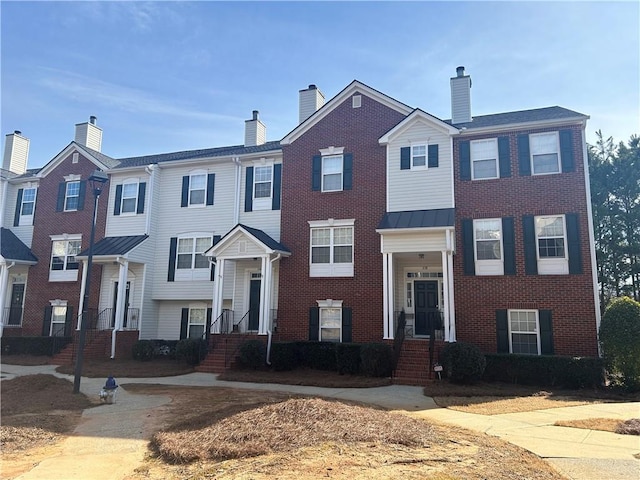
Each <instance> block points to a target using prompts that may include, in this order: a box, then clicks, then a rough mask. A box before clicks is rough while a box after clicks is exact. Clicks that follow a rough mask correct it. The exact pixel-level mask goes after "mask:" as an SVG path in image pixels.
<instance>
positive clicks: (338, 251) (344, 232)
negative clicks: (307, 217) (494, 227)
mask: <svg viewBox="0 0 640 480" xmlns="http://www.w3.org/2000/svg"><path fill="white" fill-rule="evenodd" d="M353 223H354V221H353V220H329V221H313V222H309V225H310V226H311V252H310V269H309V275H310V276H311V277H352V276H353Z"/></svg>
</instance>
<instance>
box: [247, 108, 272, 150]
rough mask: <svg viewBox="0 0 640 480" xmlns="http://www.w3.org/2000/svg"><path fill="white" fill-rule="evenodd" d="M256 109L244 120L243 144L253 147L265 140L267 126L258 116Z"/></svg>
mask: <svg viewBox="0 0 640 480" xmlns="http://www.w3.org/2000/svg"><path fill="white" fill-rule="evenodd" d="M259 113H260V112H258V110H254V111H253V115H252V118H251V119H250V120H245V121H244V146H245V147H255V146H256V145H263V144H264V142H266V141H267V127H265V125H264V123H262V122H261V121H260V119H259V118H258V114H259Z"/></svg>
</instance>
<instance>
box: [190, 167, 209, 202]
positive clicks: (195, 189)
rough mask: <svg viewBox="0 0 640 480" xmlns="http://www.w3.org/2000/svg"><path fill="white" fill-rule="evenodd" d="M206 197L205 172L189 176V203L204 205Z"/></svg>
mask: <svg viewBox="0 0 640 480" xmlns="http://www.w3.org/2000/svg"><path fill="white" fill-rule="evenodd" d="M206 197H207V175H206V174H205V173H201V174H200V173H198V174H192V175H190V176H189V205H204V202H205V199H206Z"/></svg>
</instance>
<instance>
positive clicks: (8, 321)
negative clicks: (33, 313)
mask: <svg viewBox="0 0 640 480" xmlns="http://www.w3.org/2000/svg"><path fill="white" fill-rule="evenodd" d="M23 313H24V309H23V308H22V307H4V311H3V312H2V324H3V325H4V326H5V327H19V326H21V325H22V314H23ZM16 317H17V318H18V321H17V322H15V318H16Z"/></svg>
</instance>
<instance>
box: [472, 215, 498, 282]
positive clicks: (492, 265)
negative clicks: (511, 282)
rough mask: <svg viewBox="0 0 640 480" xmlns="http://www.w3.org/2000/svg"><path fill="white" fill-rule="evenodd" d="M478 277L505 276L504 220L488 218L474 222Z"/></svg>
mask: <svg viewBox="0 0 640 480" xmlns="http://www.w3.org/2000/svg"><path fill="white" fill-rule="evenodd" d="M473 242H474V253H475V261H476V265H475V266H476V275H504V264H503V255H502V220H501V219H499V218H488V219H482V220H474V221H473Z"/></svg>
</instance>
